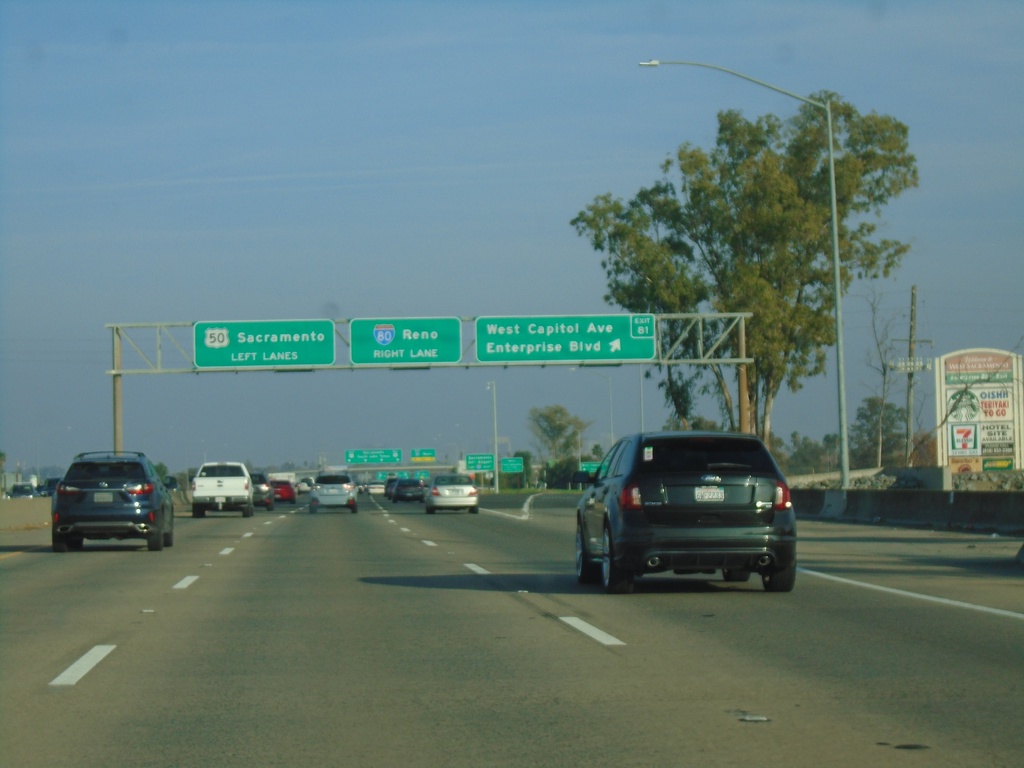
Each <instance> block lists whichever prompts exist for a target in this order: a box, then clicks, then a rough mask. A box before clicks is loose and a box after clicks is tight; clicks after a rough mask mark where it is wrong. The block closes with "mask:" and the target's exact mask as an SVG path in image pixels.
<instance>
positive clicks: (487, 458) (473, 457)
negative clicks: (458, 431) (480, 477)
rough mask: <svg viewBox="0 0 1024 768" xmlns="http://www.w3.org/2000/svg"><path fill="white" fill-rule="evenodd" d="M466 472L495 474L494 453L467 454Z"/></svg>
mask: <svg viewBox="0 0 1024 768" xmlns="http://www.w3.org/2000/svg"><path fill="white" fill-rule="evenodd" d="M466 470H467V471H468V472H493V471H494V454H493V453H467V454H466Z"/></svg>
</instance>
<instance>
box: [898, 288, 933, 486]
mask: <svg viewBox="0 0 1024 768" xmlns="http://www.w3.org/2000/svg"><path fill="white" fill-rule="evenodd" d="M896 341H906V342H907V356H906V358H904V359H902V360H894V361H893V362H892V363H891V365H892V367H893V369H894V370H896V371H900V372H903V373H906V374H907V437H906V445H905V448H904V461H905V463H906V465H907V466H908V467H909V466H911V455H912V454H913V452H914V373H915V372H917V371H923V370H925V369H926V368H927V369H928V370H931V367H932V363H931V360H920V359H918V358H917V357H915V352H916V350H917V342H918V338H917V286H916V285H912V286H911V287H910V338H909V339H896ZM920 341H921V343H922V344H931V343H932V342H931V339H921V340H920Z"/></svg>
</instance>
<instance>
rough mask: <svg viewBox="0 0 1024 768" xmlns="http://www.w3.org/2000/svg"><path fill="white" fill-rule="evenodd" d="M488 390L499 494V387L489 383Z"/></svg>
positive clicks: (496, 481)
mask: <svg viewBox="0 0 1024 768" xmlns="http://www.w3.org/2000/svg"><path fill="white" fill-rule="evenodd" d="M487 388H488V389H489V390H491V409H492V413H493V414H494V492H495V493H498V490H499V489H498V485H499V483H498V474H499V472H498V470H499V469H500V466H501V465H500V464H499V463H498V385H497V383H495V382H493V381H488V382H487Z"/></svg>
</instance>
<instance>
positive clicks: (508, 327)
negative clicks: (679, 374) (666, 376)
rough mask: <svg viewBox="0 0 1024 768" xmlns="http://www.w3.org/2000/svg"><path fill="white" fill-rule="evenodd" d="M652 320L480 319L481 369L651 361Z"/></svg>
mask: <svg viewBox="0 0 1024 768" xmlns="http://www.w3.org/2000/svg"><path fill="white" fill-rule="evenodd" d="M654 330H655V323H654V315H542V316H538V317H478V318H477V319H476V359H477V360H478V361H479V362H481V363H585V362H593V361H603V362H645V361H648V360H654V359H655V335H654Z"/></svg>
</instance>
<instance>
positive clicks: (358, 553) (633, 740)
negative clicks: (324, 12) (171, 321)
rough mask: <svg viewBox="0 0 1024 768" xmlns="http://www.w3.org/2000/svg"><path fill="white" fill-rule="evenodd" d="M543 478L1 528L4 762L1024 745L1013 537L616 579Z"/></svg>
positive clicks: (604, 756) (917, 753) (557, 756)
mask: <svg viewBox="0 0 1024 768" xmlns="http://www.w3.org/2000/svg"><path fill="white" fill-rule="evenodd" d="M526 498H527V497H525V496H501V497H497V498H496V497H485V498H484V503H483V505H482V510H481V513H480V514H479V515H467V514H464V513H461V512H457V513H446V512H439V513H438V514H436V515H430V516H428V515H425V514H423V507H422V506H420V505H418V504H415V503H411V504H398V505H392V504H391V503H389V502H387V501H385V500H383V499H380V500H379V501H378V500H375V499H374V500H371V499H369V498H368V497H366V496H363V497H361V507H360V511H359V513H358V514H355V515H352V514H348V513H338V514H320V515H309V514H306V511H305V509H304V508H303V507H302V506H301V505H300V506H297V507H294V508H292V507H287V506H285V507H282V506H280V505H279V506H278V507H277V508H276V509H275V510H274V511H272V512H257V514H256V516H255V517H253V518H249V519H243V518H242V517H240V516H239V515H237V514H230V515H229V514H224V515H218V514H216V513H214V514H211V515H210V516H209V517H207V518H206V519H192V518H191V517H184V516H183V517H179V518H178V519H177V520H176V525H175V528H176V533H175V537H176V541H175V545H174V546H173V547H172V548H169V549H165V550H164V551H163V552H148V551H147V550H146V548H145V546H144V545H143V546H141V547H140V546H139V545H138V542H126V543H117V542H113V543H109V544H107V543H103V542H87V543H86V546H85V549H84V551H82V552H71V553H67V554H62V555H58V554H54V553H52V552H50V551H49V533H48V531H46V530H44V529H36V530H20V531H4V532H0V610H2V614H0V659H2V662H0V684H2V687H3V688H2V696H0V701H2V713H0V745H2V746H0V765H3V766H17V767H19V768H20V767H22V766H24V767H31V766H46V767H47V768H60V767H63V766H69V767H70V766H74V767H75V768H88V767H90V766H103V768H110V766H136V767H138V766H214V767H217V768H226V767H229V766H245V767H246V768H262V767H263V766H289V767H292V766H343V767H349V766H351V767H360V766H387V767H390V766H446V767H449V766H450V767H452V768H456V767H461V766H474V767H479V766H559V767H564V766H580V765H584V766H658V767H659V768H662V767H668V766H701V767H702V768H704V767H706V766H728V767H730V768H735V767H737V766H780V767H781V766H786V768H794V767H796V768H800V767H801V766H807V767H808V768H810V767H814V768H821V767H822V766H829V768H835V767H838V766H872V767H876V766H877V767H881V768H887V767H888V766H899V767H900V768H908V767H911V768H914V767H917V766H928V767H929V768H934V767H935V766H965V767H966V766H970V768H978V767H979V766H1013V767H1014V768H1019V766H1021V765H1024V727H1022V726H1021V711H1022V710H1021V698H1022V686H1024V571H1022V569H1021V568H1020V566H1018V565H1017V564H1015V563H1014V562H1013V557H1014V555H1015V554H1016V552H1017V550H1018V549H1019V548H1020V541H1019V540H1012V539H999V538H992V537H985V536H978V535H966V534H960V533H937V532H928V531H907V530H897V529H881V528H871V527H866V526H850V525H843V524H837V523H825V522H807V521H801V525H800V545H799V561H800V567H801V572H800V574H799V576H798V579H797V585H796V589H795V590H794V591H793V592H792V593H790V594H768V593H766V592H764V591H763V590H762V588H761V585H760V581H759V580H757V579H756V578H755V579H752V580H751V581H750V582H749V583H746V584H727V583H725V582H723V581H721V579H720V578H718V577H717V576H716V577H712V576H708V577H704V578H694V577H686V578H680V577H665V576H657V577H653V578H645V579H642V580H640V581H639V582H638V587H637V592H636V593H635V594H633V595H616V596H612V595H605V594H603V593H602V592H601V591H600V590H599V589H597V588H594V587H589V586H588V587H584V586H580V585H578V584H577V583H576V580H575V576H574V572H573V562H572V558H573V535H574V517H573V507H572V505H573V497H571V496H566V495H547V496H541V497H538V498H535V499H533V500H532V503H530V504H529V505H527V504H525V503H524V502H525V500H526Z"/></svg>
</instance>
